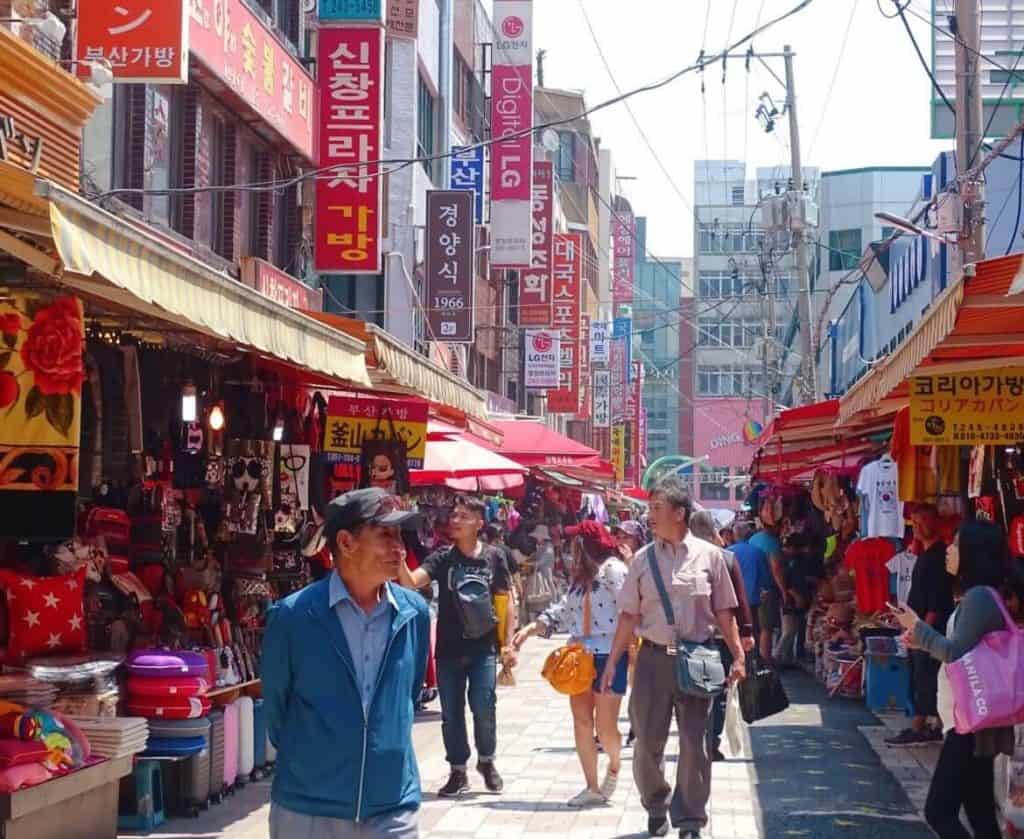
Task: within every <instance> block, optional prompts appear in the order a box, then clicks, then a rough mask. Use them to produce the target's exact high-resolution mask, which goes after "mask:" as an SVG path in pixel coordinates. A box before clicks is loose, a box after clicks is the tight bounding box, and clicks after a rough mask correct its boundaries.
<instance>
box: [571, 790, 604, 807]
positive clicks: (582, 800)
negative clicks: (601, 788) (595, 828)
mask: <svg viewBox="0 0 1024 839" xmlns="http://www.w3.org/2000/svg"><path fill="white" fill-rule="evenodd" d="M605 803H607V802H606V801H605V797H604V796H603V795H601V793H599V792H594V791H593V790H592V789H590V788H589V787H588V788H587V789H585V790H583V792H581V793H580V794H579V795H574V796H573V797H572V798H570V799H569V806H570V807H572V808H573V809H574V810H582V809H583V808H584V807H597V806H598V805H600V804H605Z"/></svg>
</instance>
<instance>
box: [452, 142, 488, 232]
mask: <svg viewBox="0 0 1024 839" xmlns="http://www.w3.org/2000/svg"><path fill="white" fill-rule="evenodd" d="M449 171H450V173H451V185H452V189H463V190H467V191H472V192H473V194H474V195H475V196H476V198H475V203H474V205H473V218H474V220H475V221H476V223H477V224H483V223H484V147H483V146H452V156H451V158H450V170H449Z"/></svg>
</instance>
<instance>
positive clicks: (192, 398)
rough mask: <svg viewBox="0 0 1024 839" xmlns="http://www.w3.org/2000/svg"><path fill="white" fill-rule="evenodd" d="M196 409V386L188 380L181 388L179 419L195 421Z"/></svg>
mask: <svg viewBox="0 0 1024 839" xmlns="http://www.w3.org/2000/svg"><path fill="white" fill-rule="evenodd" d="M197 410H198V397H197V395H196V386H195V385H194V384H192V383H191V382H189V383H188V384H186V385H185V386H184V387H183V388H182V389H181V421H182V422H195V421H196V414H197Z"/></svg>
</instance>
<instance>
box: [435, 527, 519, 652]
mask: <svg viewBox="0 0 1024 839" xmlns="http://www.w3.org/2000/svg"><path fill="white" fill-rule="evenodd" d="M457 564H462V565H467V566H469V567H471V568H473V569H474V571H476V572H477V573H479V574H481V575H482V576H485V577H488V578H489V580H490V585H491V594H492V595H495V594H503V593H505V592H507V591H508V590H509V589H510V588H511V585H512V583H511V579H512V575H511V574H510V573H509V568H508V563H507V562H506V561H505V557H504V553H503V552H502V551H500V550H498V549H496V548H492V547H489V546H487V545H485V546H484V548H483V550H482V551H481V552H480V556H479V557H477V558H472V557H468V556H466V555H465V554H464V553H462V551H460V550H459V549H458V548H457V547H455V545H452V546H451V547H448V548H443V549H442V550H440V551H436V552H435V553H432V554H431V555H430V556H428V557H427V558H426V559H425V560H424V561H423V565H422V566H420V567H421V568H423V570H424V571H426V572H427V574H429V575H430V579H431V580H436V581H437V592H438V593H437V647H436V650H435V654H436V656H437V657H438V658H458V657H460V656H474V655H480V654H481V653H492V652H496V651H497V647H498V632H497V630H496V629H495V630H494V631H493V632H489V633H488V634H487V635H484V636H483V637H481V638H464V637H463V633H462V621H461V620H459V614H458V612H456V611H455V604H454V603H453V602H452V591H451V588H450V587H449V585H448V581H449V573H448V572H449V570H450V569H451V568H452V567H453V565H457Z"/></svg>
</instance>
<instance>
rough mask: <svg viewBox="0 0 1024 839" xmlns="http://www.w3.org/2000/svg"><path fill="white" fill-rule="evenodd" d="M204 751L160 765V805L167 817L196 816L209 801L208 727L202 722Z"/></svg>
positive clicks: (207, 722) (207, 723)
mask: <svg viewBox="0 0 1024 839" xmlns="http://www.w3.org/2000/svg"><path fill="white" fill-rule="evenodd" d="M203 722H205V723H206V724H205V727H204V728H205V730H204V732H203V733H202V735H201V736H202V739H203V740H204V741H205V746H204V748H203V749H202V750H201V751H199V752H195V753H194V754H192V755H190V756H189V757H187V758H185V760H178V761H173V762H162V763H161V770H162V771H163V776H164V777H163V784H164V805H165V808H166V810H167V814H168V815H170V816H192V817H195V816H198V815H199V810H200V809H201V808H205V807H206V806H207V805H208V803H209V800H210V724H209V721H206V720H204V721H203Z"/></svg>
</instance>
